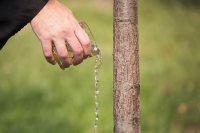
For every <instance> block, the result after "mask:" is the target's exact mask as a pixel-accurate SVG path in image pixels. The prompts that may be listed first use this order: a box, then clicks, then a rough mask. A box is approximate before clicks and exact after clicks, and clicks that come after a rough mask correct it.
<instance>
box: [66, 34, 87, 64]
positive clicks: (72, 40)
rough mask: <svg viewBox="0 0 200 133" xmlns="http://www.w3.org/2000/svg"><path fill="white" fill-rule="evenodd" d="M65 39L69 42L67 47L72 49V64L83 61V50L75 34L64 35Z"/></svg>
mask: <svg viewBox="0 0 200 133" xmlns="http://www.w3.org/2000/svg"><path fill="white" fill-rule="evenodd" d="M66 40H67V42H68V44H69V46H68V47H70V48H71V50H72V51H73V55H74V57H73V65H78V64H80V63H81V62H82V61H83V56H84V52H83V47H82V46H81V44H80V42H79V40H78V39H77V37H76V36H75V35H72V36H70V37H69V36H68V37H66Z"/></svg>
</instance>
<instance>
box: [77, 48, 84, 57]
mask: <svg viewBox="0 0 200 133" xmlns="http://www.w3.org/2000/svg"><path fill="white" fill-rule="evenodd" d="M75 55H76V56H77V57H81V56H82V55H83V49H82V48H79V49H77V50H76V52H75Z"/></svg>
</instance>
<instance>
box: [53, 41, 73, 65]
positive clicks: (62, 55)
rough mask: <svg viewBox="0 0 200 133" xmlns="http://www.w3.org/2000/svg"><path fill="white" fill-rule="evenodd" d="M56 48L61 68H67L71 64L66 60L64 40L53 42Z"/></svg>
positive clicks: (66, 52)
mask: <svg viewBox="0 0 200 133" xmlns="http://www.w3.org/2000/svg"><path fill="white" fill-rule="evenodd" d="M53 42H54V44H55V47H56V51H57V54H58V56H59V60H60V61H61V63H62V67H63V68H67V67H69V66H70V65H71V64H72V62H71V61H70V59H69V58H68V51H67V48H66V45H65V40H63V39H56V40H54V41H53Z"/></svg>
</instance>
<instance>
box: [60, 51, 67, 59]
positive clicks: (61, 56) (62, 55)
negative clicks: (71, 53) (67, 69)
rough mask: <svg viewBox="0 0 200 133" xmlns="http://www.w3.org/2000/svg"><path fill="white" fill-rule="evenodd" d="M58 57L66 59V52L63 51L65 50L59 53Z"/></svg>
mask: <svg viewBox="0 0 200 133" xmlns="http://www.w3.org/2000/svg"><path fill="white" fill-rule="evenodd" d="M59 56H60V58H61V59H62V60H67V54H66V53H65V52H62V53H60V55H59Z"/></svg>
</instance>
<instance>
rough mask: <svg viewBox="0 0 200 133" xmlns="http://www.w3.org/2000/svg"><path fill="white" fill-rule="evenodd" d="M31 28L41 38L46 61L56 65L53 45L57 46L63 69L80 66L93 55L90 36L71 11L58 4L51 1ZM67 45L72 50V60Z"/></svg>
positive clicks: (35, 18) (32, 23)
mask: <svg viewBox="0 0 200 133" xmlns="http://www.w3.org/2000/svg"><path fill="white" fill-rule="evenodd" d="M31 26H32V29H33V31H34V32H35V34H36V35H37V37H38V38H39V40H40V42H41V44H42V48H43V53H44V56H45V58H46V60H47V61H48V62H49V63H51V64H55V63H56V62H55V59H54V57H53V54H52V44H54V45H55V47H56V50H57V53H58V56H59V59H60V61H61V62H62V65H63V67H65V68H67V67H69V66H70V65H71V64H73V65H77V64H80V63H81V62H82V61H83V59H84V58H86V57H87V56H88V55H90V53H91V44H90V40H89V37H88V35H87V34H86V33H85V31H84V30H83V29H82V28H81V26H80V25H79V23H78V21H77V20H76V19H75V17H74V16H73V14H72V12H71V10H70V9H68V8H67V7H66V6H64V5H63V4H61V3H60V2H58V1H57V0H49V2H48V3H47V4H46V5H45V7H44V8H43V9H42V10H41V11H40V12H39V13H38V14H37V15H36V16H35V17H34V18H33V20H32V21H31ZM66 44H68V45H69V47H70V48H71V49H72V52H73V55H74V57H73V59H72V60H70V58H69V56H68V51H67V48H66Z"/></svg>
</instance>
